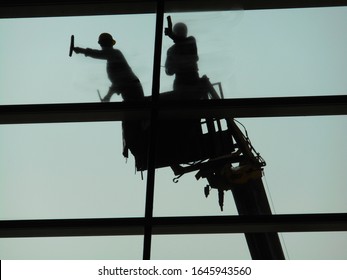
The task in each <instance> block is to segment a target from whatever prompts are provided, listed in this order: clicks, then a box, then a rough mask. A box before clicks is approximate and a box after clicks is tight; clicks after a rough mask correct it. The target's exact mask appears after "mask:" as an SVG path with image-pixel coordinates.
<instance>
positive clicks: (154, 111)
mask: <svg viewBox="0 0 347 280" xmlns="http://www.w3.org/2000/svg"><path fill="white" fill-rule="evenodd" d="M163 20H164V0H157V11H156V31H155V45H154V62H153V63H154V65H153V80H152V107H151V119H150V122H151V127H150V135H149V147H148V163H147V164H148V165H147V189H146V209H145V225H144V241H143V259H144V260H149V259H150V258H151V243H152V221H153V201H154V181H155V144H156V137H157V130H158V127H157V125H158V108H157V102H158V99H159V89H160V60H161V46H162V39H163Z"/></svg>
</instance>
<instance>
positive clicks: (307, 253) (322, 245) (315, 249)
mask: <svg viewBox="0 0 347 280" xmlns="http://www.w3.org/2000/svg"><path fill="white" fill-rule="evenodd" d="M282 235H283V239H284V244H285V247H286V250H287V253H288V258H290V259H292V260H346V259H347V233H346V232H309V233H308V232H301V233H283V234H282Z"/></svg>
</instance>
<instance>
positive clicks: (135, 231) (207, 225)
mask: <svg viewBox="0 0 347 280" xmlns="http://www.w3.org/2000/svg"><path fill="white" fill-rule="evenodd" d="M152 222H153V229H152V233H153V234H155V235H162V234H165V235H170V234H174V235H178V234H215V233H217V234H223V233H224V234H228V233H250V232H317V231H321V232H331V231H347V213H336V214H295V215H267V216H264V215H259V216H203V217H163V218H162V217H154V218H153V219H152ZM144 225H145V218H107V219H68V220H22V221H0V238H19V237H58V236H108V235H113V236H116V235H143V233H144Z"/></svg>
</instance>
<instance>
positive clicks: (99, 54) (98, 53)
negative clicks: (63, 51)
mask: <svg viewBox="0 0 347 280" xmlns="http://www.w3.org/2000/svg"><path fill="white" fill-rule="evenodd" d="M74 52H75V53H83V54H84V55H85V56H90V57H92V58H96V59H108V58H109V57H110V54H109V53H108V52H105V51H103V50H94V49H88V48H87V49H83V48H79V47H75V48H74Z"/></svg>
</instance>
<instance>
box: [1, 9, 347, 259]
mask: <svg viewBox="0 0 347 280" xmlns="http://www.w3.org/2000/svg"><path fill="white" fill-rule="evenodd" d="M171 16H172V20H173V22H174V23H175V22H178V21H183V22H185V23H186V24H187V25H188V28H189V34H190V35H193V36H194V37H195V38H196V40H197V44H198V51H199V57H200V60H199V69H200V75H204V74H206V75H207V76H208V77H209V78H210V80H211V82H221V83H222V87H223V90H224V94H225V96H226V98H243V97H269V96H274V97H282V96H306V95H338V94H345V91H346V88H347V80H346V79H345V74H346V73H347V53H346V51H345V50H346V49H347V8H325V9H302V10H296V9H292V10H269V11H230V12H210V13H185V14H171ZM165 25H166V23H165ZM154 31H155V15H153V14H150V15H115V16H97V17H68V18H66V17H61V18H37V19H2V20H0V34H1V37H2V39H1V41H0V49H1V53H0V61H1V65H0V74H1V75H0V92H1V95H0V104H1V105H5V104H37V103H40V104H43V103H76V102H98V97H97V93H96V91H97V89H99V90H100V91H101V92H102V93H106V91H107V89H108V87H109V85H110V82H109V81H108V79H107V76H106V72H105V62H104V61H98V60H93V59H91V58H87V57H84V56H83V55H76V54H74V55H73V56H72V57H69V56H68V47H69V41H70V36H71V35H72V34H74V35H75V44H76V45H77V46H80V47H90V48H99V46H98V44H97V38H98V36H99V34H100V33H102V32H109V33H111V34H112V35H113V36H114V38H115V39H116V41H117V44H116V46H115V47H116V48H119V49H120V50H121V51H122V52H123V53H124V55H125V57H126V58H127V60H128V62H129V64H130V66H131V67H132V69H133V70H134V72H135V73H136V74H137V76H138V77H139V79H140V81H141V82H142V85H143V87H144V91H145V95H150V93H151V82H152V70H153V69H152V68H153V52H154V50H153V48H154ZM171 44H172V42H171V41H170V40H169V39H168V38H167V37H164V38H163V57H162V65H163V64H164V62H165V55H166V50H167V49H168V48H169V47H170V45H171ZM172 83H173V78H172V77H168V76H166V75H165V72H164V71H162V73H161V92H165V91H169V90H171V88H172ZM112 101H115V102H119V101H121V99H120V97H119V96H114V98H113V99H112ZM239 121H241V122H242V123H243V124H244V125H245V126H246V128H247V130H248V133H249V136H250V138H251V140H252V143H253V145H254V146H255V148H256V149H257V151H258V152H260V153H261V155H262V156H263V157H264V159H265V160H266V162H267V166H266V167H265V178H264V184H265V187H266V191H267V193H268V197H269V200H270V202H271V206H272V208H273V209H272V210H273V213H276V214H288V213H325V212H327V213H337V212H347V203H346V198H347V186H346V182H347V174H346V172H345V170H344V167H345V159H346V158H347V147H346V144H345V143H347V133H346V132H345V131H346V130H345V127H346V125H347V118H346V117H345V116H329V117H292V118H257V119H251V118H249V119H239ZM121 151H122V139H121V125H120V123H119V122H95V123H69V124H33V125H3V126H0V154H1V159H0V192H1V196H0V219H10V220H12V219H59V218H61V219H63V218H64V219H65V218H106V217H143V216H144V207H145V186H146V179H144V180H141V176H140V174H139V173H137V174H135V167H134V160H133V158H132V157H130V158H129V160H128V162H126V161H125V159H124V158H123V156H122V154H121ZM194 175H195V174H194V173H192V174H187V175H185V176H183V177H182V178H181V179H180V181H179V183H177V184H174V183H173V182H172V179H173V177H174V175H173V173H172V171H171V170H170V169H169V168H163V169H160V170H157V173H156V186H155V203H154V216H192V215H199V216H200V215H236V214H237V212H236V208H235V204H234V202H233V198H232V194H231V193H230V192H228V193H226V199H225V209H224V212H222V213H221V212H220V210H219V206H218V202H217V193H216V192H212V193H211V195H210V197H209V198H208V199H206V198H205V197H204V194H203V187H204V186H205V185H206V184H207V182H206V181H204V180H199V181H196V180H195V177H194ZM145 177H146V174H145ZM281 237H282V240H283V245H284V247H285V248H286V250H285V251H286V257H287V258H289V259H345V258H347V233H345V232H341V233H286V234H283V235H281ZM142 241H143V238H142V237H141V236H139V237H83V238H77V237H74V238H72V237H71V238H70V237H66V238H31V239H24V238H23V239H1V240H0V259H141V258H142ZM226 248H227V249H226ZM229 248H230V249H229ZM152 257H153V258H154V259H249V258H250V255H249V252H248V248H247V245H246V242H245V240H244V237H243V235H242V234H230V235H211V236H205V235H194V236H154V237H153V249H152Z"/></svg>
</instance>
